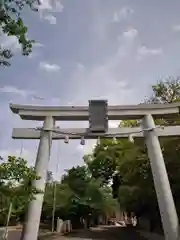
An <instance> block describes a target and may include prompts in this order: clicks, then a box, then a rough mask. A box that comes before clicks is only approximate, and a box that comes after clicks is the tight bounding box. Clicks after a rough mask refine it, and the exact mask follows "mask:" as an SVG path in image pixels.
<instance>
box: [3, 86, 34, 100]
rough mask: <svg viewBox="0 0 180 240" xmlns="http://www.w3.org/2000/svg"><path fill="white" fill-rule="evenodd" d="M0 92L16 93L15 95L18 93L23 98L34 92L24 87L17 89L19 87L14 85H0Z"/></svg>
mask: <svg viewBox="0 0 180 240" xmlns="http://www.w3.org/2000/svg"><path fill="white" fill-rule="evenodd" d="M0 92H1V93H8V94H16V95H19V96H21V97H24V98H26V97H28V96H30V95H32V94H34V92H33V91H28V90H25V89H19V88H17V87H14V86H4V87H1V88H0Z"/></svg>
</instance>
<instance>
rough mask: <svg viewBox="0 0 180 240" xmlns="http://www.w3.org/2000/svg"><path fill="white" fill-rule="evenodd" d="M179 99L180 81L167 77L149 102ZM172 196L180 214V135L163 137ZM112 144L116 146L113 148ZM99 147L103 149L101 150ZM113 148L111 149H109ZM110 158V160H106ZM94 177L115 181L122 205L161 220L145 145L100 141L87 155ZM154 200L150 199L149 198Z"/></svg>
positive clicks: (160, 122)
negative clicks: (179, 136) (178, 136)
mask: <svg viewBox="0 0 180 240" xmlns="http://www.w3.org/2000/svg"><path fill="white" fill-rule="evenodd" d="M179 99H180V80H179V77H177V78H172V77H171V78H168V79H164V80H163V81H160V82H158V83H157V84H156V85H154V86H152V96H151V97H150V98H149V99H148V101H146V102H148V103H164V104H166V103H173V102H177V101H179ZM155 122H156V124H158V125H171V124H179V120H178V119H170V120H167V119H157V120H156V121H155ZM139 123H140V122H139V121H134V120H133V121H129V120H128V121H122V122H121V123H120V127H136V126H138V125H139ZM160 142H161V147H162V150H163V154H164V159H165V163H166V167H167V171H168V176H169V179H170V183H171V187H172V191H173V195H174V197H175V202H176V206H177V210H178V213H179V214H180V205H179V199H180V195H179V192H180V191H179V190H180V189H179V181H180V179H179V176H180V174H179V171H178V169H180V167H179V157H178V156H179V149H180V145H179V138H166V139H160ZM112 146H113V147H112ZM99 149H100V150H99ZM109 149H111V151H112V152H111V151H110V150H109ZM107 159H108V161H107ZM85 162H86V163H87V165H88V167H89V169H90V171H91V173H92V175H93V176H94V178H97V179H102V181H103V182H104V183H107V182H111V180H113V184H112V187H113V190H114V196H115V197H116V198H118V200H119V203H120V207H121V208H123V209H124V210H126V211H127V212H135V213H136V214H137V215H138V216H146V217H147V218H148V219H149V220H150V221H151V222H152V220H153V219H154V221H156V223H158V222H160V216H159V211H158V205H157V199H156V193H155V189H154V183H153V178H152V173H151V167H150V162H149V159H148V155H147V151H146V147H145V145H144V144H137V143H136V142H135V144H134V145H133V144H130V143H128V142H127V141H126V140H121V141H116V142H114V141H113V140H111V141H109V142H108V141H106V146H104V142H101V143H100V144H99V145H98V147H97V146H96V147H95V148H94V150H93V153H92V154H91V155H89V156H86V157H85ZM149 199H151V201H149Z"/></svg>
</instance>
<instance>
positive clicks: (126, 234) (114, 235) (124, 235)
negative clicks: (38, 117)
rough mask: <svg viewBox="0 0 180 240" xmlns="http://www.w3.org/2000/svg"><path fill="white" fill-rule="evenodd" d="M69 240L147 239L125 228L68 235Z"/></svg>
mask: <svg viewBox="0 0 180 240" xmlns="http://www.w3.org/2000/svg"><path fill="white" fill-rule="evenodd" d="M66 236H67V237H68V238H69V239H71V238H72V240H73V238H74V239H75V238H76V239H97V240H101V239H104V240H106V239H107V240H115V239H119V240H146V238H144V237H142V236H140V234H139V233H138V232H136V230H135V229H134V228H124V227H114V226H111V227H107V226H105V227H100V228H92V229H89V230H81V231H77V232H73V233H70V234H68V235H66Z"/></svg>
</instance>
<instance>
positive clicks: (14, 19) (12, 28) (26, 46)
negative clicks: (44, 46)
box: [0, 0, 40, 66]
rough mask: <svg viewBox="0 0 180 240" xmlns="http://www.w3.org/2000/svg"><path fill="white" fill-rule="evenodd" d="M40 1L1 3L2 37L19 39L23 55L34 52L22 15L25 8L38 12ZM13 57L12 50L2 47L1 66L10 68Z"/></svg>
mask: <svg viewBox="0 0 180 240" xmlns="http://www.w3.org/2000/svg"><path fill="white" fill-rule="evenodd" d="M39 4H40V2H39V0H20V1H15V0H12V1H11V0H4V1H0V36H3V35H6V36H14V37H16V38H17V40H18V42H19V44H20V46H21V49H22V54H23V55H25V56H26V55H29V53H30V52H31V50H32V44H33V43H34V41H33V40H29V39H28V37H27V32H28V28H27V27H26V26H25V25H24V22H23V19H22V17H21V13H22V11H23V9H24V8H27V7H28V8H30V9H31V10H33V11H37V10H38V8H37V6H38V5H39ZM12 56H13V52H12V51H11V49H7V48H4V46H3V45H0V66H9V65H10V62H9V60H10V58H11V57H12Z"/></svg>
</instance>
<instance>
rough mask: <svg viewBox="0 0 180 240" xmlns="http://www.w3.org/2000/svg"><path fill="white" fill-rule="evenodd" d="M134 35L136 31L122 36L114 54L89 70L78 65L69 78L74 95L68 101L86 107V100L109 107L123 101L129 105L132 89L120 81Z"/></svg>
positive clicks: (130, 30) (127, 32)
mask: <svg viewBox="0 0 180 240" xmlns="http://www.w3.org/2000/svg"><path fill="white" fill-rule="evenodd" d="M137 35H138V31H137V30H136V29H134V28H131V29H129V30H128V31H126V32H124V33H122V35H121V36H120V37H119V47H118V49H117V52H116V53H115V54H113V55H112V56H110V57H109V58H108V60H106V61H105V62H104V63H102V64H99V65H96V66H94V67H93V68H92V69H88V68H86V67H85V66H83V65H82V64H78V65H77V68H76V70H75V71H74V73H73V74H72V76H71V82H72V84H71V86H72V89H71V88H70V91H71V90H72V92H74V93H75V95H74V94H72V93H71V99H69V101H70V102H74V103H75V104H82V103H83V104H84V103H86V104H87V102H88V100H89V99H99V98H101V99H108V100H109V102H110V103H111V104H117V102H118V103H123V102H124V101H125V100H126V102H128V97H130V96H131V94H132V91H133V89H132V88H131V86H129V84H128V82H127V81H126V80H124V78H121V72H122V68H121V66H122V65H123V64H124V61H125V60H127V59H129V57H130V56H131V55H132V49H133V48H132V46H133V44H134V40H135V39H136V36H137ZM131 58H132V56H131ZM68 90H69V89H68ZM131 99H132V98H131ZM129 100H130V99H129Z"/></svg>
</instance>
